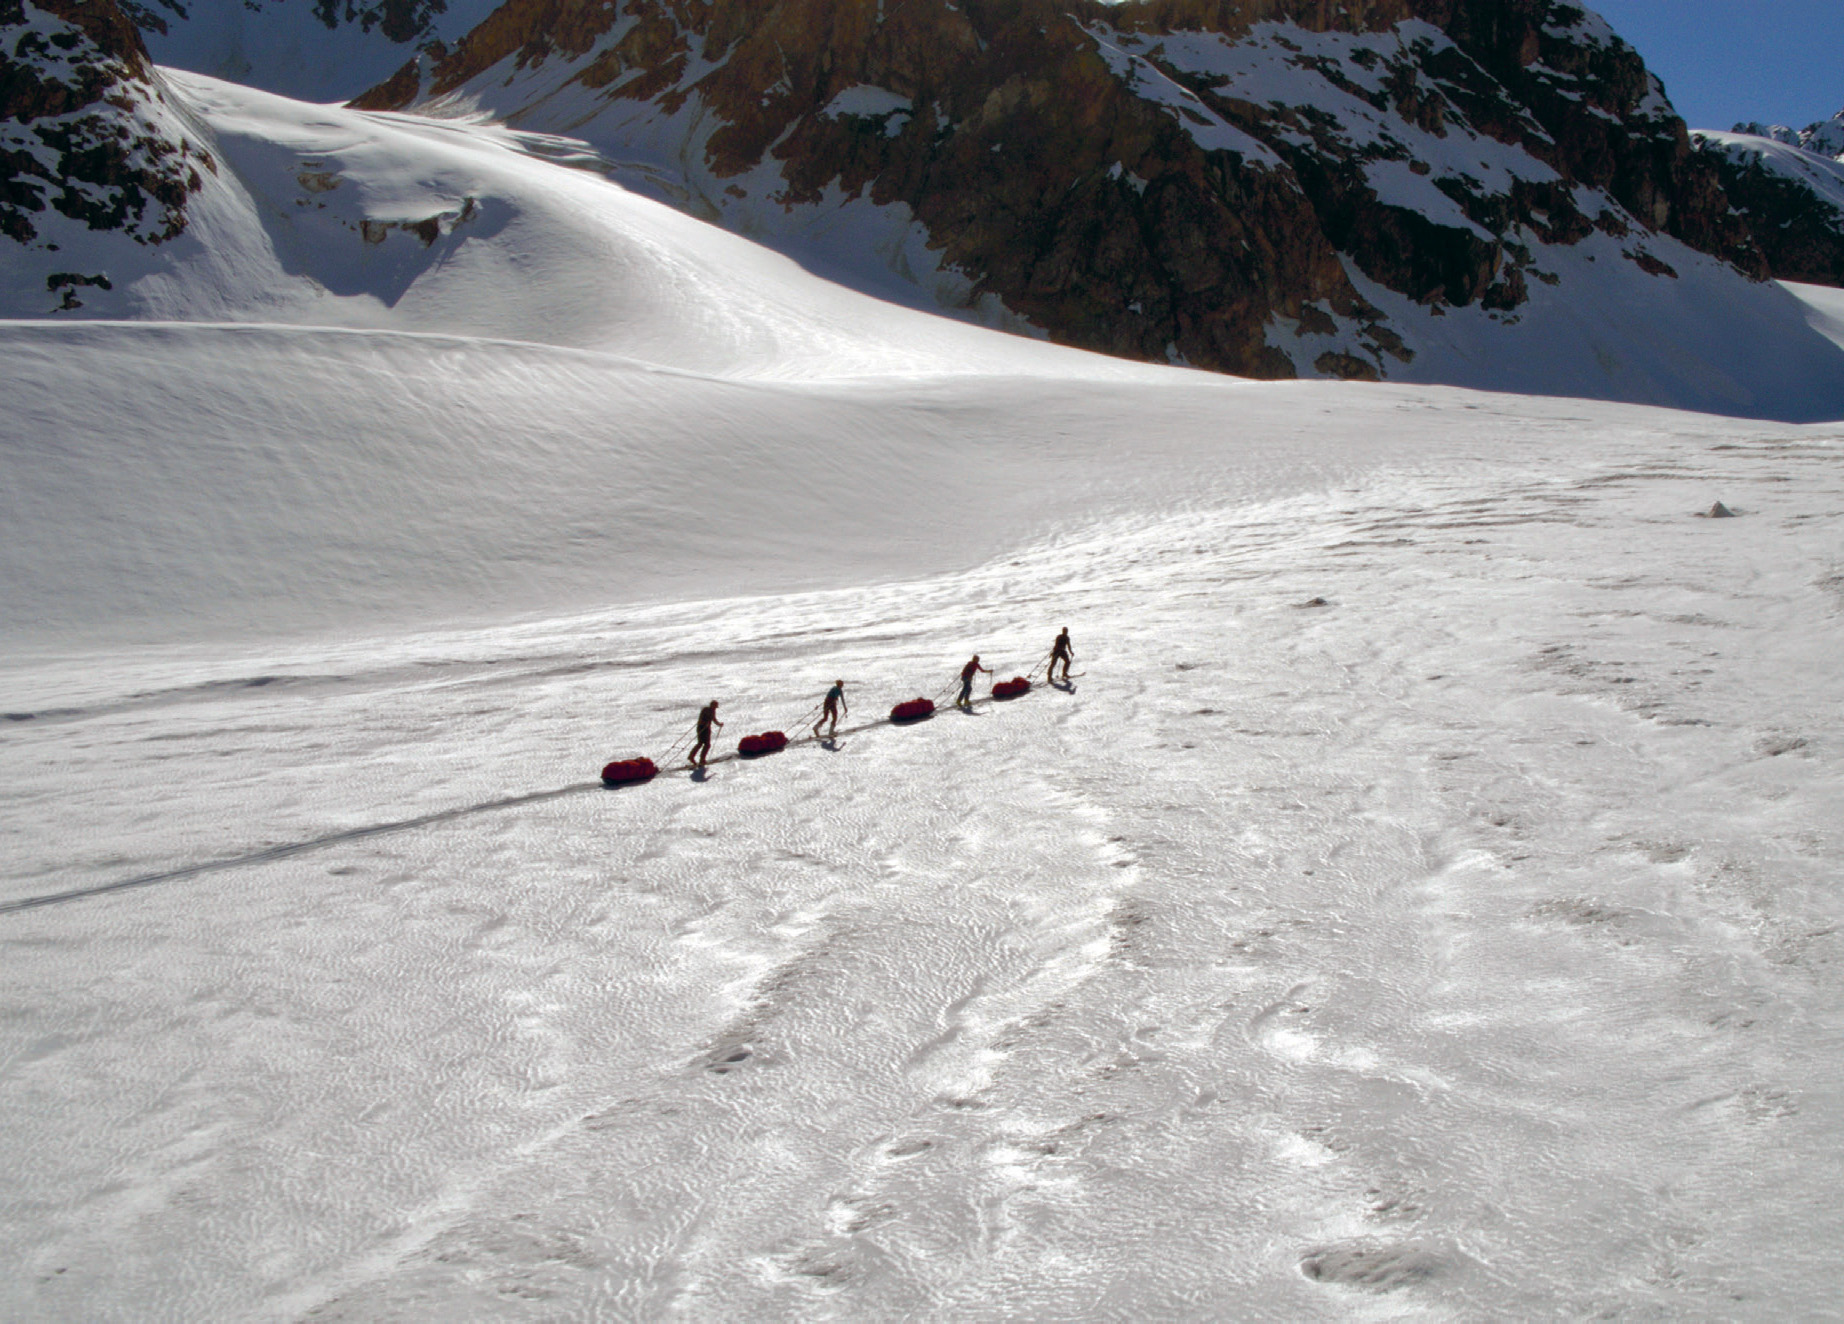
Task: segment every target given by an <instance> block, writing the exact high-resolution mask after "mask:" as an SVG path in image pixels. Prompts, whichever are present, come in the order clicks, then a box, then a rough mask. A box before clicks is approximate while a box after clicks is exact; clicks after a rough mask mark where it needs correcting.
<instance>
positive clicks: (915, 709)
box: [890, 699, 935, 722]
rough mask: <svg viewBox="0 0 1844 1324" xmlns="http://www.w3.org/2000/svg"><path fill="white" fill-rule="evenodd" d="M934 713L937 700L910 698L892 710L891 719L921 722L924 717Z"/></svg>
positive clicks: (894, 720) (931, 715)
mask: <svg viewBox="0 0 1844 1324" xmlns="http://www.w3.org/2000/svg"><path fill="white" fill-rule="evenodd" d="M934 715H935V701H934V700H933V699H910V700H908V701H907V702H905V703H899V704H897V706H896V707H894V708H892V709H891V710H890V720H891V721H893V722H919V721H921V720H922V719H923V718H924V717H933V716H934Z"/></svg>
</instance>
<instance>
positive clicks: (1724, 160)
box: [1696, 120, 1844, 285]
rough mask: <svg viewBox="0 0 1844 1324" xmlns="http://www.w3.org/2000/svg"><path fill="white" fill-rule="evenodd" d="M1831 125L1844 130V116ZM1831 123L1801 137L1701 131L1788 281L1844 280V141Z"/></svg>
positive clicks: (1707, 150) (1700, 139)
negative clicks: (1830, 129)
mask: <svg viewBox="0 0 1844 1324" xmlns="http://www.w3.org/2000/svg"><path fill="white" fill-rule="evenodd" d="M1832 123H1833V124H1837V125H1839V126H1840V132H1844V120H1840V121H1833V122H1832ZM1760 127H1762V126H1759V125H1753V126H1749V128H1750V129H1753V128H1760ZM1774 127H1777V126H1774ZM1826 128H1827V126H1826V125H1814V126H1813V127H1812V128H1811V129H1810V130H1807V131H1806V132H1805V133H1803V134H1800V135H1797V137H1796V138H1795V135H1793V134H1792V133H1791V132H1790V131H1789V132H1787V133H1786V134H1785V136H1784V137H1764V136H1761V135H1759V134H1755V133H1752V132H1744V131H1740V130H1738V131H1737V132H1735V133H1715V132H1712V131H1708V130H1700V131H1699V132H1698V133H1697V135H1696V141H1697V144H1698V147H1699V148H1700V149H1701V150H1702V152H1703V153H1704V154H1705V155H1706V156H1709V157H1710V158H1712V159H1713V160H1715V161H1716V162H1717V163H1718V167H1719V169H1720V170H1721V172H1722V179H1723V187H1724V189H1725V190H1726V191H1727V192H1728V194H1729V196H1730V197H1731V198H1733V199H1734V200H1735V205H1736V207H1737V208H1738V209H1739V210H1740V211H1741V212H1742V214H1743V215H1744V216H1746V217H1747V218H1748V223H1749V228H1750V229H1751V230H1752V231H1753V232H1754V235H1755V238H1756V239H1757V240H1758V241H1759V243H1760V244H1761V247H1762V250H1763V251H1764V252H1765V253H1766V254H1767V258H1768V261H1769V262H1770V263H1772V265H1773V269H1774V274H1775V275H1776V276H1778V277H1780V278H1781V279H1782V280H1792V281H1806V282H1812V283H1816V284H1821V285H1844V140H1839V139H1834V138H1832V137H1831V136H1829V134H1828V133H1827V132H1825V130H1826Z"/></svg>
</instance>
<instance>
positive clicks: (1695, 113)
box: [1578, 0, 1844, 129]
mask: <svg viewBox="0 0 1844 1324" xmlns="http://www.w3.org/2000/svg"><path fill="white" fill-rule="evenodd" d="M1578 3H1582V4H1585V5H1587V6H1588V7H1589V8H1590V9H1593V10H1596V11H1598V12H1599V13H1600V15H1601V16H1602V17H1603V18H1605V19H1606V20H1607V21H1608V22H1609V23H1611V24H1613V26H1614V30H1615V31H1616V32H1618V33H1619V34H1620V35H1621V36H1622V37H1625V38H1626V39H1627V41H1629V42H1631V43H1632V44H1633V46H1634V47H1635V48H1637V49H1638V51H1639V53H1640V54H1641V55H1643V56H1644V57H1645V62H1646V66H1647V67H1648V68H1650V69H1651V70H1652V71H1653V72H1654V73H1656V74H1657V75H1658V76H1659V77H1660V78H1662V79H1664V80H1665V90H1666V91H1668V92H1669V93H1670V94H1671V101H1672V104H1673V105H1675V106H1676V107H1677V108H1678V114H1680V115H1682V116H1683V117H1684V118H1685V119H1686V120H1688V121H1690V126H1691V127H1692V128H1693V129H1726V128H1728V127H1729V126H1730V125H1732V124H1734V123H1735V122H1736V121H1737V120H1763V121H1765V122H1768V123H1773V124H1790V125H1792V126H1793V127H1794V128H1804V127H1805V126H1806V125H1808V124H1810V123H1811V122H1812V121H1813V120H1821V119H1830V118H1831V117H1832V116H1833V115H1835V114H1837V112H1838V111H1839V110H1844V0H1578Z"/></svg>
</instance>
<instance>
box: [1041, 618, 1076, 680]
mask: <svg viewBox="0 0 1844 1324" xmlns="http://www.w3.org/2000/svg"><path fill="white" fill-rule="evenodd" d="M1072 651H1073V650H1072V649H1071V648H1070V646H1069V627H1068V626H1067V625H1065V626H1064V627H1063V633H1061V634H1059V635H1058V636H1057V637H1056V642H1055V643H1054V644H1052V645H1050V674H1049V675H1047V676H1045V677H1044V679H1045V680H1047V681H1049V682H1050V683H1051V684H1052V685H1054V684H1056V664H1057V663H1058V662H1061V663H1062V664H1063V682H1064V683H1065V684H1068V682H1069V655H1070V653H1071V652H1072Z"/></svg>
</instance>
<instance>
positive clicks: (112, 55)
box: [0, 0, 212, 306]
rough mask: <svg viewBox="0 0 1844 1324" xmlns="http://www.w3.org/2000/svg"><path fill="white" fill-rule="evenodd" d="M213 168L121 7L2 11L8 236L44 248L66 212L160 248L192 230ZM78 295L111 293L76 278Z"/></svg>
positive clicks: (50, 5) (39, 3)
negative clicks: (173, 109) (204, 173)
mask: <svg viewBox="0 0 1844 1324" xmlns="http://www.w3.org/2000/svg"><path fill="white" fill-rule="evenodd" d="M211 165H212V163H211V159H210V157H209V155H208V154H206V153H205V152H204V151H202V150H201V149H199V148H198V147H196V146H194V145H193V144H192V143H191V142H190V141H189V140H188V139H187V138H186V137H185V136H184V135H182V134H180V133H178V132H177V131H176V129H175V126H174V124H173V122H172V117H171V116H170V115H168V114H167V113H166V111H165V107H164V105H163V103H162V99H161V93H160V91H159V89H158V87H157V86H156V81H155V77H154V74H153V71H152V68H151V67H150V66H149V64H148V60H147V51H146V49H145V47H143V46H142V44H141V37H140V34H139V33H138V32H137V31H136V29H135V26H134V24H133V23H132V22H130V21H129V19H128V16H127V15H126V14H125V13H124V12H123V11H122V10H121V9H120V8H119V7H118V6H117V5H116V4H115V3H114V0H0V234H3V235H5V236H6V237H7V238H8V239H11V240H13V241H15V242H17V243H22V244H30V243H34V242H35V241H39V240H40V237H41V236H40V231H41V229H42V228H43V225H44V220H43V218H44V217H45V216H46V215H47V214H50V213H56V214H60V215H63V216H66V217H69V218H71V219H72V220H76V221H81V222H82V223H83V224H84V225H85V226H86V227H87V228H89V229H91V230H107V231H120V232H123V233H125V234H128V235H130V236H131V237H133V238H134V239H136V240H139V241H140V242H142V243H150V244H157V243H160V242H162V241H164V240H166V239H170V238H172V237H173V236H174V235H176V234H178V233H179V232H180V231H181V230H182V229H184V228H185V224H186V213H185V208H186V199H187V198H188V196H189V195H190V194H192V193H193V192H195V191H196V190H197V189H198V188H199V187H200V186H201V184H202V182H203V181H202V177H201V176H200V174H199V171H200V169H201V168H203V169H210V168H211ZM76 284H85V285H98V284H100V286H101V287H102V288H107V281H106V280H102V279H101V278H78V277H75V276H73V277H72V278H71V280H70V281H67V282H65V283H64V285H63V287H62V288H63V290H64V297H65V300H66V305H67V306H76V305H75V304H74V289H73V286H74V285H76Z"/></svg>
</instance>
